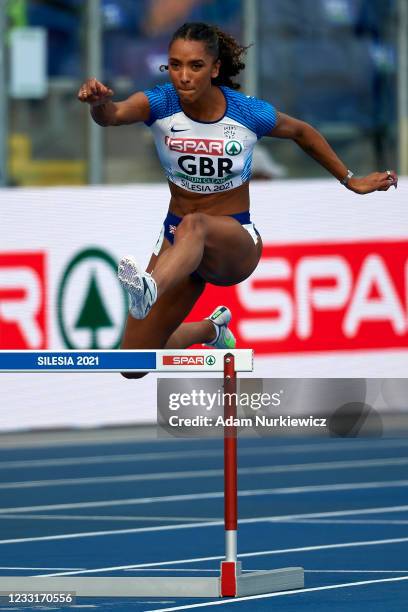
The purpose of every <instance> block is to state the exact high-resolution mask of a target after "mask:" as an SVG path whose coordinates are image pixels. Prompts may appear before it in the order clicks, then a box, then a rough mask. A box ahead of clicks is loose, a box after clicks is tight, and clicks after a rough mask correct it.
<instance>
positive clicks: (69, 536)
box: [0, 521, 224, 544]
mask: <svg viewBox="0 0 408 612" xmlns="http://www.w3.org/2000/svg"><path fill="white" fill-rule="evenodd" d="M214 525H217V526H220V525H224V522H223V521H210V522H208V523H187V524H184V523H181V524H178V525H158V526H157V527H135V528H129V529H105V530H103V531H82V532H81V531H79V532H77V533H60V534H56V535H51V536H33V537H29V538H10V539H8V540H0V544H24V543H26V542H47V541H52V540H75V539H79V538H95V537H99V536H108V535H114V536H116V535H126V534H129V533H149V532H154V531H172V530H179V529H194V528H197V527H200V528H201V527H214Z"/></svg>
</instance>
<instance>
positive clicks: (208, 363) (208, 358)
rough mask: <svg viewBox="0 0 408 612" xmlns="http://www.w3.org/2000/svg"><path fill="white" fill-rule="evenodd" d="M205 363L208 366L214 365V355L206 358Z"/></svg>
mask: <svg viewBox="0 0 408 612" xmlns="http://www.w3.org/2000/svg"><path fill="white" fill-rule="evenodd" d="M205 363H206V364H207V365H210V366H212V365H214V363H215V357H214V355H208V357H206V358H205Z"/></svg>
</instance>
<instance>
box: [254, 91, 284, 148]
mask: <svg viewBox="0 0 408 612" xmlns="http://www.w3.org/2000/svg"><path fill="white" fill-rule="evenodd" d="M252 112H253V114H254V117H255V123H256V126H255V127H256V135H257V136H258V138H262V136H266V134H269V132H270V131H271V130H272V129H273V128H274V127H275V125H276V122H277V120H278V112H277V110H276V108H275V107H274V106H272V104H270V103H269V102H266V101H265V100H259V99H258V98H252Z"/></svg>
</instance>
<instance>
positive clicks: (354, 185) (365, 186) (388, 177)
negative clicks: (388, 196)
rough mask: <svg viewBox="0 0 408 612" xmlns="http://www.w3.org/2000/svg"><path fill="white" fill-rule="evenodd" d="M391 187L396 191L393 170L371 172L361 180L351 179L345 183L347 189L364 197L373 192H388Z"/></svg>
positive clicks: (395, 176)
mask: <svg viewBox="0 0 408 612" xmlns="http://www.w3.org/2000/svg"><path fill="white" fill-rule="evenodd" d="M393 185H394V187H395V189H396V188H397V185H398V176H397V173H396V172H395V171H394V170H386V171H385V172H373V173H372V174H368V175H367V176H363V177H361V178H355V177H352V178H351V179H350V180H349V182H348V183H347V188H348V189H350V190H351V191H354V193H358V194H360V195H364V194H366V193H372V192H373V191H388V189H389V188H390V187H392V186H393Z"/></svg>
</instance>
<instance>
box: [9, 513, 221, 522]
mask: <svg viewBox="0 0 408 612" xmlns="http://www.w3.org/2000/svg"><path fill="white" fill-rule="evenodd" d="M1 519H13V520H16V519H20V520H27V519H30V521H31V520H33V519H34V520H36V519H37V520H47V521H49V520H55V521H66V520H70V521H71V520H72V521H118V522H126V521H127V522H129V521H150V522H155V521H162V522H163V521H166V522H169V523H179V522H180V521H191V522H192V523H197V521H203V522H206V521H208V520H209V519H210V517H208V516H194V517H191V516H177V517H176V516H136V515H129V516H120V515H119V516H115V515H111V514H109V515H103V514H96V515H88V514H81V515H78V514H2V515H0V520H1ZM214 520H215V521H216V520H218V518H215V519H214Z"/></svg>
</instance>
